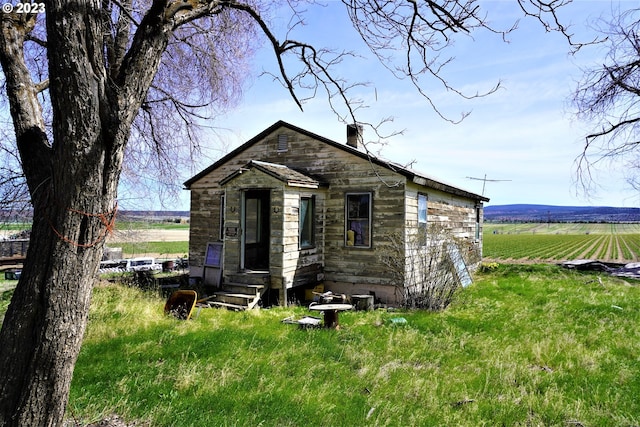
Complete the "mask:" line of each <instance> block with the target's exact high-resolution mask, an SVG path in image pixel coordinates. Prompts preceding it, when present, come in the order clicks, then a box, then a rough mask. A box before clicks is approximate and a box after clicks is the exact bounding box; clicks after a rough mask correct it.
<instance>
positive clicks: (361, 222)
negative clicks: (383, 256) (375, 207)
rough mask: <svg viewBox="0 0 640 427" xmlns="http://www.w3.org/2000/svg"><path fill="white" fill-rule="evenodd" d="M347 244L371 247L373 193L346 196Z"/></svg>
mask: <svg viewBox="0 0 640 427" xmlns="http://www.w3.org/2000/svg"><path fill="white" fill-rule="evenodd" d="M345 210H346V212H345V218H346V221H345V222H346V224H345V245H347V246H356V247H365V248H370V247H371V193H350V194H347V196H346V209H345Z"/></svg>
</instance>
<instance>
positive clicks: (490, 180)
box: [465, 173, 511, 196]
mask: <svg viewBox="0 0 640 427" xmlns="http://www.w3.org/2000/svg"><path fill="white" fill-rule="evenodd" d="M465 178H467V179H473V180H475V181H482V194H481V195H482V196H484V188H485V186H486V185H487V182H506V181H511V180H510V179H487V174H486V173H485V174H484V178H476V177H473V176H467V177H465Z"/></svg>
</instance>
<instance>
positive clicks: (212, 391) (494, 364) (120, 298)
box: [68, 265, 640, 427]
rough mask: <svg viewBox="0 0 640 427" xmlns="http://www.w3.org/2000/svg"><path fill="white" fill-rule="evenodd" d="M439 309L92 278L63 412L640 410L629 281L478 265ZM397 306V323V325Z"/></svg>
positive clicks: (581, 415)
mask: <svg viewBox="0 0 640 427" xmlns="http://www.w3.org/2000/svg"><path fill="white" fill-rule="evenodd" d="M475 279H476V281H475V283H474V284H473V285H472V286H470V287H469V288H466V289H465V290H464V291H462V292H461V293H460V294H459V295H458V297H457V298H456V300H455V301H454V303H453V304H452V305H451V306H450V307H449V308H448V309H447V310H446V311H444V312H441V313H431V312H426V311H387V310H377V311H373V312H345V313H343V314H342V315H341V316H340V320H341V329H339V330H323V329H320V330H299V329H298V328H297V327H296V326H294V325H287V324H283V323H282V322H281V321H282V319H284V318H285V317H289V316H295V317H298V318H299V317H301V316H303V315H309V314H311V313H310V312H309V311H308V309H306V308H304V307H292V308H275V309H271V310H258V311H250V312H232V311H226V310H216V309H204V310H203V311H202V312H201V313H200V315H199V316H198V317H197V318H195V319H194V320H191V321H187V322H184V321H178V320H174V319H172V318H168V317H165V316H164V315H163V314H162V307H163V304H164V301H163V300H161V299H158V298H156V297H154V296H151V295H149V294H144V293H141V292H140V291H137V290H135V289H131V288H124V287H120V286H116V285H108V286H100V287H98V288H96V289H95V293H94V299H93V304H92V308H91V313H90V321H89V327H88V331H87V334H86V337H85V340H84V344H83V348H82V351H81V354H80V357H79V359H78V363H77V365H76V369H75V374H74V379H73V384H72V389H71V399H70V402H69V406H68V416H69V417H73V418H74V419H76V420H79V421H82V422H84V423H88V422H95V421H97V420H100V419H102V418H104V417H106V416H108V415H110V414H118V415H120V416H122V417H124V418H125V419H128V420H130V421H133V420H137V421H146V422H149V425H150V426H159V427H162V426H181V427H189V426H249V425H251V426H256V425H261V426H301V425H306V426H329V425H332V426H371V425H375V426H405V425H406V426H409V425H412V426H414V425H415V426H418V425H424V426H436V425H438V426H440V425H447V426H454V425H455V426H478V425H491V426H493V425H509V426H515V425H522V426H524V425H536V426H537V425H540V426H541V425H545V426H551V425H557V426H568V425H572V426H574V425H583V426H620V425H638V423H640V415H638V414H640V401H639V400H638V399H637V396H638V395H639V394H640V362H639V359H638V354H640V329H638V327H637V325H638V324H639V322H640V309H638V307H640V288H639V287H637V286H636V285H633V284H630V283H627V282H624V281H621V280H619V279H614V278H610V277H607V276H602V277H601V280H602V285H601V284H600V283H599V282H598V280H596V279H597V276H594V275H587V274H579V273H576V272H573V271H568V270H563V269H560V268H558V267H554V266H541V265H519V266H516V265H507V266H505V265H503V266H500V267H499V268H498V269H497V270H496V271H493V272H490V273H482V274H479V275H477V276H476V278H475ZM396 317H403V318H405V319H406V320H407V324H406V326H394V324H393V323H392V322H391V319H392V318H396Z"/></svg>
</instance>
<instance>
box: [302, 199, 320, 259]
mask: <svg viewBox="0 0 640 427" xmlns="http://www.w3.org/2000/svg"><path fill="white" fill-rule="evenodd" d="M315 205H316V200H315V197H313V196H311V197H301V198H300V209H299V210H298V215H299V218H298V220H299V225H298V230H299V231H300V236H299V240H298V242H299V247H300V249H308V248H312V247H314V246H315V244H316V241H315V240H316V239H315V227H314V222H315V221H314V219H315V211H316V206H315Z"/></svg>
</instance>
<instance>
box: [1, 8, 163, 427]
mask: <svg viewBox="0 0 640 427" xmlns="http://www.w3.org/2000/svg"><path fill="white" fill-rule="evenodd" d="M46 7H47V10H46V15H47V16H46V20H47V43H48V46H47V47H48V53H49V80H50V82H49V91H50V97H51V104H52V109H53V124H52V125H53V126H52V130H53V143H50V142H49V141H48V138H47V135H46V134H45V126H44V121H43V120H42V112H41V107H40V104H39V102H38V99H37V96H36V95H37V93H38V90H40V89H41V88H42V85H41V84H36V83H34V82H32V81H31V78H30V74H29V73H28V70H27V67H26V64H25V62H24V55H23V51H22V49H23V43H24V40H25V38H26V35H27V34H28V33H29V31H31V29H32V28H33V25H34V21H35V19H34V18H33V15H31V16H30V15H22V16H20V15H17V14H3V15H0V22H1V23H2V33H1V35H0V63H1V65H2V67H3V71H4V73H5V77H6V82H7V96H8V98H9V103H10V106H11V115H12V119H13V124H14V127H15V131H16V139H17V144H18V149H19V152H20V158H21V160H22V162H23V170H24V173H25V177H26V180H27V184H28V187H29V191H30V194H31V198H32V205H33V212H34V215H33V216H34V220H33V228H32V232H31V239H30V244H29V251H28V253H27V260H26V262H25V265H24V269H23V274H22V275H21V277H20V280H19V282H18V286H17V288H16V290H15V292H14V296H13V298H12V301H11V304H10V306H9V309H8V311H7V313H6V315H5V320H4V322H3V325H2V330H1V331H0V366H3V367H4V368H3V369H1V370H0V396H1V397H0V426H2V427H5V426H6V427H9V426H20V427H24V426H57V425H60V424H61V423H62V420H63V417H64V412H65V408H66V403H67V400H68V395H69V387H70V384H71V379H72V375H73V368H74V365H75V361H76V359H77V356H78V353H79V351H80V347H81V344H82V338H83V334H84V331H85V327H86V323H87V316H88V312H89V304H90V299H91V292H92V287H93V284H94V282H95V280H96V277H97V270H98V267H99V262H100V259H101V256H102V252H103V242H104V237H105V236H106V234H107V233H108V231H109V229H110V227H111V226H112V221H113V219H114V215H115V209H116V197H117V185H118V180H119V176H120V171H121V167H122V159H123V153H124V147H125V145H126V142H127V140H128V137H129V132H130V129H131V123H132V121H133V119H134V118H135V116H136V114H137V111H138V110H139V108H140V105H141V103H142V101H143V100H144V98H145V96H146V92H147V90H148V88H149V85H150V84H151V82H152V80H153V77H154V76H155V73H156V72H157V69H158V64H159V62H160V56H161V54H162V52H163V51H164V49H165V48H166V45H167V40H168V37H169V34H170V30H171V27H170V26H167V25H166V24H163V20H162V19H161V18H162V11H163V10H164V3H163V2H156V3H154V6H152V8H151V12H153V11H154V9H155V10H156V11H155V12H156V15H155V16H153V13H151V12H150V14H149V15H147V17H146V18H145V19H144V20H143V21H142V22H141V24H140V27H141V28H146V31H141V33H142V36H141V37H139V38H138V37H136V38H134V40H133V43H132V48H131V49H130V50H129V52H128V54H127V56H125V57H124V58H123V62H122V64H117V65H119V73H117V74H118V77H117V78H115V79H111V78H107V76H108V75H109V70H108V69H107V65H106V64H105V63H104V56H103V46H102V43H103V33H102V30H101V24H102V21H101V19H102V18H103V16H102V15H101V10H100V2H99V1H96V0H78V1H69V0H53V1H51V2H48V3H47V6H46ZM163 25H165V27H164V28H163V27H162V26H163Z"/></svg>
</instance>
